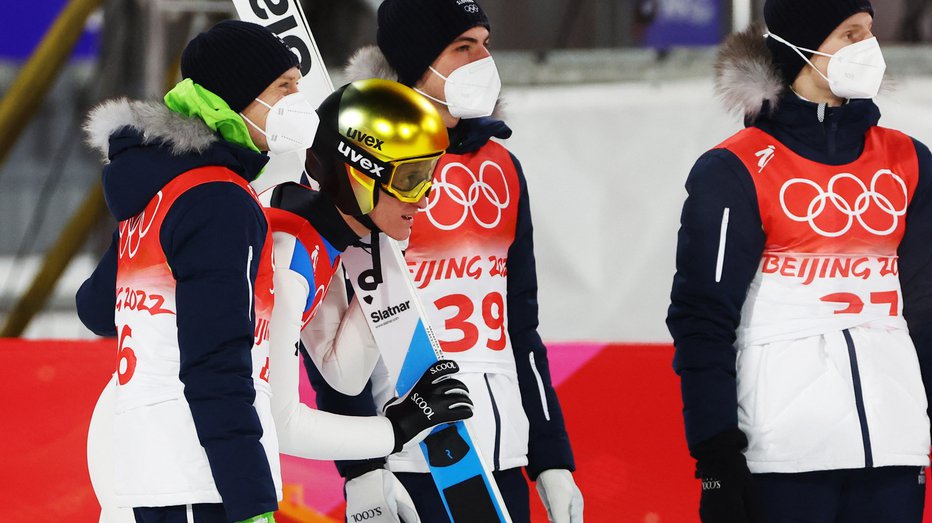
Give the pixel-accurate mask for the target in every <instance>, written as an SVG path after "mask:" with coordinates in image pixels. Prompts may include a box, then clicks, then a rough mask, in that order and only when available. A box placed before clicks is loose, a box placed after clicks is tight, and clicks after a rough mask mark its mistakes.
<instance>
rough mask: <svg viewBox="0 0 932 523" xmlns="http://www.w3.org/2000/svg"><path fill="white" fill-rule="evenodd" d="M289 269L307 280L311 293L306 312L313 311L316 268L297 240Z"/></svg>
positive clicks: (315, 292)
mask: <svg viewBox="0 0 932 523" xmlns="http://www.w3.org/2000/svg"><path fill="white" fill-rule="evenodd" d="M288 268H289V269H291V270H293V271H295V272H296V273H298V274H300V275H301V276H303V277H304V279H305V280H307V286H308V289H310V292H308V293H307V302H306V303H305V304H304V312H307V311H309V310H310V309H311V305H313V304H314V295H315V294H317V285H316V283H315V282H314V266H313V265H312V264H311V255H310V254H309V253H308V252H307V248H306V247H305V246H304V245H303V244H302V243H301V241H300V240H298V239H297V238H295V240H294V253H293V254H292V255H291V265H289V267H288Z"/></svg>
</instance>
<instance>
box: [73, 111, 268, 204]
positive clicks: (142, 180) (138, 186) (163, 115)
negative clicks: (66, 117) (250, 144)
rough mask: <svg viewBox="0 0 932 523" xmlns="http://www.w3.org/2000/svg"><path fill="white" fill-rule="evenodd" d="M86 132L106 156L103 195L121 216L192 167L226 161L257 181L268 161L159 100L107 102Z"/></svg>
mask: <svg viewBox="0 0 932 523" xmlns="http://www.w3.org/2000/svg"><path fill="white" fill-rule="evenodd" d="M84 132H85V133H86V137H87V143H88V144H89V145H90V146H91V147H93V148H95V149H97V150H98V151H100V152H101V153H102V155H103V157H104V161H105V163H106V165H105V166H104V172H103V185H104V196H105V197H106V200H107V205H108V206H109V207H110V211H111V212H112V213H113V215H114V217H116V219H117V220H125V219H127V218H130V217H132V216H135V215H137V214H139V213H140V212H141V211H142V210H143V209H144V208H145V206H146V205H147V204H148V202H149V200H151V199H152V197H153V196H155V195H156V194H157V193H158V191H160V190H161V189H162V187H164V186H165V185H166V184H167V183H168V182H170V181H171V180H173V179H174V178H175V177H177V176H178V175H180V174H182V173H185V172H187V171H190V170H192V169H196V168H198V167H206V166H221V167H226V168H229V169H230V170H232V171H233V172H236V173H237V174H239V175H240V176H242V177H243V178H245V179H246V180H247V181H252V180H253V179H254V178H255V177H256V176H257V175H258V174H259V172H260V171H261V170H262V167H264V166H265V163H266V162H267V161H268V157H266V156H265V155H262V154H259V153H256V152H253V151H250V150H248V149H246V148H245V147H240V146H239V145H236V144H233V143H230V142H227V141H225V140H223V139H222V138H221V137H220V136H219V135H218V134H216V133H214V131H212V130H211V129H210V128H209V127H207V124H205V123H204V122H203V121H202V120H200V119H198V118H188V117H185V116H183V115H180V114H178V113H175V112H174V111H172V110H170V109H169V108H168V107H166V106H165V104H163V103H160V102H155V101H151V102H140V101H131V100H127V99H125V98H120V99H116V100H110V101H107V102H104V103H102V104H100V105H98V106H97V107H95V108H94V109H93V110H91V112H90V114H89V115H88V118H87V120H86V121H85V124H84Z"/></svg>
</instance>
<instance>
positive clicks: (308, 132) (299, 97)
mask: <svg viewBox="0 0 932 523" xmlns="http://www.w3.org/2000/svg"><path fill="white" fill-rule="evenodd" d="M256 101H257V102H259V103H260V104H262V105H264V106H266V107H268V108H269V115H268V117H267V118H266V120H265V130H264V131H263V130H262V129H260V128H259V126H258V125H256V124H255V123H253V121H252V120H250V119H249V118H246V115H244V114H242V113H240V116H242V117H243V120H246V123H248V124H249V125H251V126H252V127H253V128H254V129H255V130H257V131H259V132H260V133H262V134H263V135H264V136H265V140H266V142H268V144H269V152H271V153H276V154H284V153H290V152H295V151H303V150H305V149H309V148H310V147H311V145H314V136H315V135H316V134H317V126H318V125H319V124H320V118H319V117H318V116H317V111H315V110H314V107H313V106H312V105H311V103H310V102H308V101H307V98H305V96H304V94H303V93H293V94H289V95H288V96H285V97H282V99H281V100H279V101H277V102H275V105H269V104H267V103H265V102H263V101H262V100H260V99H258V98H256Z"/></svg>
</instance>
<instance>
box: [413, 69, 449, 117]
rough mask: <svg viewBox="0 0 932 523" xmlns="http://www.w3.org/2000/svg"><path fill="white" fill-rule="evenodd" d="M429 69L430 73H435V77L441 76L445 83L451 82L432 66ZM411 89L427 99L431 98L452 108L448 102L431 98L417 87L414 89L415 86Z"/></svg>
mask: <svg viewBox="0 0 932 523" xmlns="http://www.w3.org/2000/svg"><path fill="white" fill-rule="evenodd" d="M427 68H428V69H430V72H432V73H434V74H435V75H437V76H439V77H440V78H443V81H444V82H447V81H449V80H448V79H447V77H446V76H443V75H442V74H440V73H438V72H437V70H436V69H434V67H433V66H432V65H429V66H427ZM411 88H412V89H414V90H415V91H417V92H418V93H420V94H421V95H423V96H424V97H425V98H429V99H431V100H433V101H435V102H437V103H438V104H443V105H445V106H447V107H450V104H448V103H447V102H445V101H443V100H438V99H437V98H434V97H433V96H431V95H429V94H427V93H425V92H424V91H422V90H420V89H418V88H417V87H413V86H412V87H411Z"/></svg>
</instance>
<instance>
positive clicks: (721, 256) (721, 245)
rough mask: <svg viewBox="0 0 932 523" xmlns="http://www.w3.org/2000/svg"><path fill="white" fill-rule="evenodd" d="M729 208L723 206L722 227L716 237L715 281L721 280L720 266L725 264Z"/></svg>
mask: <svg viewBox="0 0 932 523" xmlns="http://www.w3.org/2000/svg"><path fill="white" fill-rule="evenodd" d="M730 213H731V209H730V208H728V207H725V211H724V212H723V213H722V229H721V233H720V235H719V237H718V260H716V262H715V283H719V282H721V281H722V267H723V266H724V265H725V241H726V240H727V239H728V237H727V233H728V215H729V214H730Z"/></svg>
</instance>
